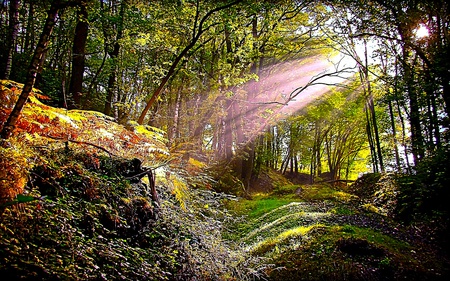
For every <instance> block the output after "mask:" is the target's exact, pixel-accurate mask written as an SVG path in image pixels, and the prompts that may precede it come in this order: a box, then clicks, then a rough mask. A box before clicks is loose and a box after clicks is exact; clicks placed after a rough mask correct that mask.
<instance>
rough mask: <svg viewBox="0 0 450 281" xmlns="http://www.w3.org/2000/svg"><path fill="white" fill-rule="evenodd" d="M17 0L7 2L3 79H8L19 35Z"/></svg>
mask: <svg viewBox="0 0 450 281" xmlns="http://www.w3.org/2000/svg"><path fill="white" fill-rule="evenodd" d="M19 2H20V1H19V0H10V1H9V30H8V40H7V43H8V55H7V57H6V66H5V72H4V73H3V75H2V76H3V79H9V75H10V74H11V66H12V60H13V55H14V53H15V52H16V39H17V34H18V33H19Z"/></svg>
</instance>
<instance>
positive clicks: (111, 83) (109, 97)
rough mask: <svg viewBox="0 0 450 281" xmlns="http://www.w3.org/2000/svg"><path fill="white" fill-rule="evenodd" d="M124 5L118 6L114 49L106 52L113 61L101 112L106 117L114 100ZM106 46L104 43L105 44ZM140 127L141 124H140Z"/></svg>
mask: <svg viewBox="0 0 450 281" xmlns="http://www.w3.org/2000/svg"><path fill="white" fill-rule="evenodd" d="M125 5H126V1H123V2H122V3H121V4H120V12H119V13H120V20H119V23H118V26H117V35H116V39H115V43H114V47H113V49H112V51H110V52H108V53H109V57H110V58H111V59H112V60H113V66H112V71H111V73H110V74H109V78H108V88H107V93H106V102H105V109H104V110H103V113H105V114H106V115H110V116H111V115H112V103H113V100H114V88H115V85H116V76H117V58H118V56H119V51H120V44H119V40H120V39H121V38H122V35H123V20H124V17H125ZM105 44H106V43H105ZM140 124H141V125H142V123H140Z"/></svg>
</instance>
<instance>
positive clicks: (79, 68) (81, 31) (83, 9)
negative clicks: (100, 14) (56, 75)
mask: <svg viewBox="0 0 450 281" xmlns="http://www.w3.org/2000/svg"><path fill="white" fill-rule="evenodd" d="M88 29H89V23H88V12H87V3H86V2H85V1H81V4H80V5H79V7H78V10H77V25H76V27H75V36H74V39H73V47H72V76H71V79H70V85H69V94H71V95H72V96H73V99H74V103H75V107H80V106H81V96H82V93H83V76H84V67H85V57H86V54H85V53H86V50H85V49H86V42H87V37H88Z"/></svg>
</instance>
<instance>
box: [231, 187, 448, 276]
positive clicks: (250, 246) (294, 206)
mask: <svg viewBox="0 0 450 281" xmlns="http://www.w3.org/2000/svg"><path fill="white" fill-rule="evenodd" d="M297 189H298V187H296V186H294V185H290V186H285V187H281V188H280V190H278V191H276V190H275V191H274V193H272V194H256V195H254V197H253V199H252V200H245V199H242V200H239V201H235V202H233V203H232V204H230V205H229V207H230V209H232V210H233V211H234V212H236V213H237V214H239V215H243V216H244V219H243V221H242V222H241V223H240V224H238V225H237V227H235V228H234V229H235V233H234V235H233V236H232V238H233V240H234V241H237V242H239V244H240V245H243V246H245V247H246V248H245V249H246V250H247V251H248V252H249V253H250V254H251V255H253V256H257V257H264V258H265V259H266V260H267V262H268V263H270V264H273V268H274V270H268V271H267V273H268V274H269V278H268V280H369V281H370V280H398V279H405V280H435V279H434V278H436V277H437V276H438V275H437V274H436V273H435V272H434V271H433V270H430V268H434V269H436V272H445V270H444V269H442V267H443V266H444V262H443V261H439V260H437V259H435V258H430V257H428V256H427V253H426V252H421V251H420V250H417V249H416V248H415V247H414V246H412V245H410V244H408V243H407V242H405V241H402V240H399V239H397V238H396V236H393V235H388V234H386V232H381V231H379V230H377V229H374V228H371V226H370V225H371V223H370V221H368V224H367V226H365V227H362V226H356V225H352V224H351V222H349V224H343V225H339V224H336V218H338V216H351V215H355V214H358V215H364V213H365V212H369V211H368V210H365V209H364V208H363V209H356V208H354V206H353V202H354V201H353V199H354V198H355V196H353V195H351V194H348V193H346V192H343V191H341V190H335V189H334V188H333V187H332V186H329V185H314V186H303V187H302V189H301V192H300V196H297V195H295V194H292V193H291V194H290V193H289V192H287V191H288V190H291V191H292V192H295V190H297ZM323 202H328V203H323ZM369 213H371V212H369ZM235 226H236V225H235ZM439 268H441V269H439Z"/></svg>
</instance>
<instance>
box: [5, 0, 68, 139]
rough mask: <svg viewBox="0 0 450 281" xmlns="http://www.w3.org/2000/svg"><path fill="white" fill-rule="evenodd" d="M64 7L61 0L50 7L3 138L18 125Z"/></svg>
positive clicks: (8, 135) (10, 133) (9, 134)
mask: <svg viewBox="0 0 450 281" xmlns="http://www.w3.org/2000/svg"><path fill="white" fill-rule="evenodd" d="M61 8H62V6H61V2H60V1H54V2H52V5H51V6H50V9H49V10H48V12H47V19H46V21H45V24H44V28H43V30H42V33H41V36H40V38H39V42H38V44H37V46H36V49H35V50H34V54H33V58H32V59H31V63H30V66H29V68H28V73H27V78H26V81H25V83H24V87H23V89H22V93H21V94H20V96H19V99H18V100H17V103H16V105H15V106H14V108H13V110H12V111H11V114H10V115H9V117H8V120H7V121H6V123H5V124H4V126H3V129H2V131H1V134H0V136H1V138H3V139H8V138H9V137H10V136H11V135H12V133H13V131H14V129H15V126H16V123H17V120H18V119H19V116H20V113H21V111H22V108H23V107H24V105H25V103H26V102H27V100H28V96H29V95H30V93H31V91H32V89H33V86H34V83H35V81H36V76H37V74H38V73H39V72H40V71H41V69H42V65H43V63H44V56H45V53H46V51H47V46H48V44H49V42H50V36H51V34H52V31H53V28H54V26H55V23H56V18H57V15H58V11H59V10H60V9H61Z"/></svg>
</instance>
